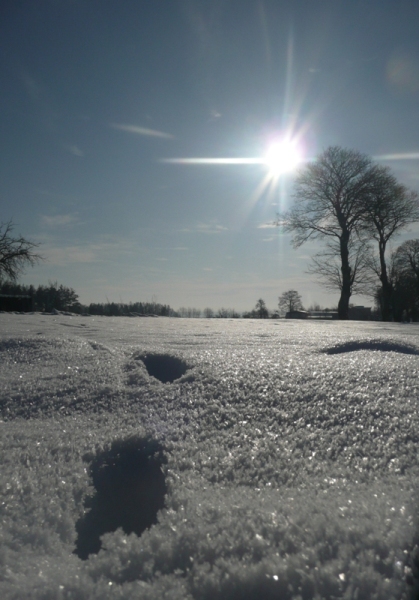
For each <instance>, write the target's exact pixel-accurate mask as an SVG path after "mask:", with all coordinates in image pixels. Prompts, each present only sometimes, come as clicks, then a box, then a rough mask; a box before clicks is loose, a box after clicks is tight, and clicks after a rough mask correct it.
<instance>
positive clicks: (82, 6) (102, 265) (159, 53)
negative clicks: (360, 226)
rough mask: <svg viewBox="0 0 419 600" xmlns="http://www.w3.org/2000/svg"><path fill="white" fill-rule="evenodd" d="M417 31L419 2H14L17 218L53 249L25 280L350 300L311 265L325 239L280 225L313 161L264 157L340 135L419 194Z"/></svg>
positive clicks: (7, 20) (2, 31) (306, 149)
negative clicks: (285, 144) (298, 242)
mask: <svg viewBox="0 0 419 600" xmlns="http://www.w3.org/2000/svg"><path fill="white" fill-rule="evenodd" d="M418 24H419V3H418V2H417V0H409V1H403V0H368V1H367V0H362V1H361V0H295V1H291V0H286V1H285V0H284V1H282V0H259V1H254V0H40V1H38V2H34V1H33V0H14V1H13V2H11V1H10V2H3V3H2V4H1V7H0V82H1V90H2V91H1V94H0V131H1V143H2V161H1V162H0V209H1V211H0V220H1V221H3V222H6V221H9V220H13V223H14V224H15V232H16V233H21V234H22V235H23V236H25V237H27V238H28V239H31V240H33V241H36V242H39V243H40V252H41V254H43V256H44V257H45V260H44V261H43V262H41V263H40V264H38V265H37V266H36V267H34V268H29V269H27V270H26V272H25V275H24V276H23V277H22V278H21V282H22V283H32V284H34V285H38V284H47V283H48V281H58V283H61V284H63V285H66V286H69V287H72V288H74V289H75V290H76V292H77V293H78V294H79V299H80V301H81V302H82V303H84V304H88V303H90V302H106V301H107V300H109V301H115V302H120V301H122V302H131V301H132V302H135V301H147V300H155V301H157V302H160V303H163V304H170V305H171V306H172V307H173V308H175V309H176V308H178V307H180V306H190V307H197V308H201V309H203V308H205V307H211V308H213V309H217V308H220V307H226V308H235V309H236V310H238V311H244V310H250V309H252V308H253V307H254V305H255V304H256V301H257V300H258V299H259V298H263V299H264V300H265V302H266V304H267V306H268V308H270V309H271V310H273V309H275V308H276V307H277V302H278V296H279V295H280V294H282V293H283V292H284V291H286V290H289V289H296V290H297V291H298V292H299V293H300V294H301V296H302V299H303V303H304V305H305V306H309V305H310V304H312V303H314V302H318V303H320V304H322V305H324V306H333V305H336V304H337V300H338V297H339V294H338V292H336V293H332V292H329V291H328V290H326V289H325V288H324V287H322V286H321V285H320V284H319V282H318V281H317V280H316V279H315V277H314V276H312V275H308V274H307V269H308V266H309V262H310V256H312V255H313V254H314V253H315V252H317V251H318V250H319V249H320V248H321V246H319V244H318V243H314V242H313V243H307V244H305V245H303V246H302V247H300V248H298V249H294V248H293V247H292V244H291V236H290V235H289V234H285V233H284V232H283V231H281V230H280V229H278V228H276V227H274V226H273V225H272V223H273V222H274V221H275V217H276V214H277V212H278V211H282V210H286V209H287V208H289V207H290V206H291V205H292V189H293V181H294V178H295V173H296V170H295V169H292V168H290V169H289V170H284V172H281V173H279V175H278V173H277V174H276V177H273V174H272V172H271V170H270V169H269V165H267V164H266V163H265V162H264V159H265V157H266V154H267V152H268V149H269V148H270V146H271V144H272V143H275V142H277V141H278V140H280V141H281V140H284V139H291V140H293V142H294V143H295V144H296V148H298V152H299V155H300V158H301V160H310V159H312V158H315V157H316V155H318V154H319V153H320V152H321V151H322V150H324V149H325V148H327V147H328V146H330V145H339V146H343V147H345V148H352V149H355V150H359V151H361V152H363V153H366V154H368V155H370V156H372V157H374V158H376V159H377V160H378V161H379V162H381V163H383V164H386V165H388V166H390V167H391V168H392V170H393V172H394V174H395V175H396V176H397V177H398V178H399V179H400V181H401V182H402V183H404V184H405V185H407V186H409V187H410V188H412V189H416V190H419V171H418V163H419V141H418V140H419V137H418V133H419V111H418V105H419V104H418V101H419V36H418V35H417V28H418ZM184 159H190V160H184ZM197 159H219V160H218V161H215V162H214V161H212V162H211V161H210V160H207V161H205V160H204V161H202V160H201V161H199V160H197ZM220 159H233V160H230V161H228V160H224V161H223V160H220ZM418 232H419V227H416V229H415V227H412V228H411V230H410V231H409V232H406V233H405V234H403V235H402V236H400V237H399V238H398V239H397V240H395V242H394V243H395V245H397V244H398V243H400V242H402V241H403V240H404V239H410V238H412V237H417V235H418ZM352 300H353V302H354V303H355V304H365V305H371V304H372V302H371V299H369V298H363V297H360V296H358V297H357V296H354V297H353V298H352Z"/></svg>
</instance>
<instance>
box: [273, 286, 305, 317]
mask: <svg viewBox="0 0 419 600" xmlns="http://www.w3.org/2000/svg"><path fill="white" fill-rule="evenodd" d="M278 307H279V310H280V311H281V312H292V311H294V310H304V309H303V303H302V301H301V296H300V294H299V293H298V292H297V291H296V290H288V291H287V292H284V293H283V294H282V295H281V296H280V297H279V298H278Z"/></svg>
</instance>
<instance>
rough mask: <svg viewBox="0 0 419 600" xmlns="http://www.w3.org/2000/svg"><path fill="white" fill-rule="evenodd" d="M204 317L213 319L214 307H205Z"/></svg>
mask: <svg viewBox="0 0 419 600" xmlns="http://www.w3.org/2000/svg"><path fill="white" fill-rule="evenodd" d="M204 317H205V318H206V319H212V318H213V317H214V311H213V310H212V308H204Z"/></svg>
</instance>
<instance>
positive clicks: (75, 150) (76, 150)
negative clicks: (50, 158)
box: [64, 144, 84, 156]
mask: <svg viewBox="0 0 419 600" xmlns="http://www.w3.org/2000/svg"><path fill="white" fill-rule="evenodd" d="M64 150H67V152H70V154H72V155H73V156H84V152H83V150H80V148H79V147H78V146H76V144H73V145H65V146H64Z"/></svg>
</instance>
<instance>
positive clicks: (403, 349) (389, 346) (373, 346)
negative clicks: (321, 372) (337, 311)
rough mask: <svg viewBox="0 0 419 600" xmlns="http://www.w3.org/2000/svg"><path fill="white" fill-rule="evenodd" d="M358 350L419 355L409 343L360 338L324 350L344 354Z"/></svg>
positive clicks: (329, 352)
mask: <svg viewBox="0 0 419 600" xmlns="http://www.w3.org/2000/svg"><path fill="white" fill-rule="evenodd" d="M357 350H379V351H381V352H398V353H400V354H413V355H419V350H418V349H417V348H415V347H414V346H409V345H408V344H400V343H398V342H392V341H386V340H360V341H353V342H345V343H344V344H338V345H337V346H332V347H331V348H326V349H325V350H323V352H325V353H326V354H343V353H344V352H356V351H357Z"/></svg>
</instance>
